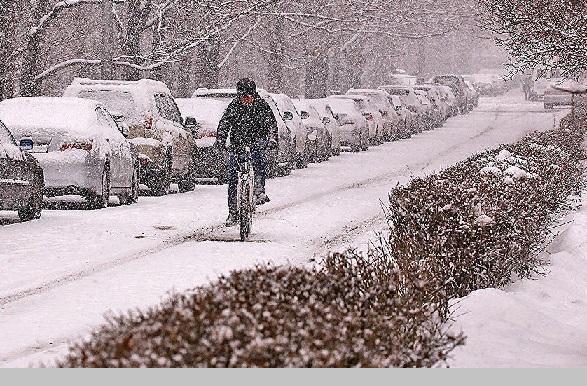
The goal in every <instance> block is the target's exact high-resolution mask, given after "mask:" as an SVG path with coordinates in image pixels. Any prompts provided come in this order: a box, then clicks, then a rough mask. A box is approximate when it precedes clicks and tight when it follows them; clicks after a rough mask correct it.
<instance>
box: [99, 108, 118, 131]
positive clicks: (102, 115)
mask: <svg viewBox="0 0 587 386" xmlns="http://www.w3.org/2000/svg"><path fill="white" fill-rule="evenodd" d="M96 115H97V117H98V123H100V126H102V128H103V129H104V133H105V134H107V135H108V136H109V137H112V136H113V135H118V134H119V133H120V131H118V125H117V124H116V121H114V118H112V116H111V115H110V114H109V113H108V112H107V111H105V110H104V109H103V108H101V107H98V108H97V109H96Z"/></svg>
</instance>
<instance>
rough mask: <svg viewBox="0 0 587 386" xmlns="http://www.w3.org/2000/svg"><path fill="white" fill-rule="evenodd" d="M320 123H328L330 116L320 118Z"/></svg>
mask: <svg viewBox="0 0 587 386" xmlns="http://www.w3.org/2000/svg"><path fill="white" fill-rule="evenodd" d="M322 123H324V124H325V125H327V124H329V123H330V118H328V117H324V118H322Z"/></svg>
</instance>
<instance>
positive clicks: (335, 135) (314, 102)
mask: <svg viewBox="0 0 587 386" xmlns="http://www.w3.org/2000/svg"><path fill="white" fill-rule="evenodd" d="M305 101H306V102H307V103H308V104H310V105H311V106H313V107H314V108H315V109H316V111H317V112H318V114H319V115H320V119H321V120H322V122H323V123H324V127H325V128H326V131H327V132H328V137H329V138H330V153H331V154H332V155H340V150H341V147H340V126H339V125H338V121H337V120H336V118H335V116H334V113H333V112H332V109H331V108H330V106H329V105H328V103H327V101H326V99H325V98H320V99H313V98H312V99H305Z"/></svg>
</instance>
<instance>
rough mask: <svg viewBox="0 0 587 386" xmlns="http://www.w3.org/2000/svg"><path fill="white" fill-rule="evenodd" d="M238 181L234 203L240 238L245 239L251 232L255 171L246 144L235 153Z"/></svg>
mask: <svg viewBox="0 0 587 386" xmlns="http://www.w3.org/2000/svg"><path fill="white" fill-rule="evenodd" d="M236 164H237V176H238V182H237V186H236V203H237V211H238V213H237V214H238V223H239V226H240V239H241V241H246V240H247V239H248V238H249V235H250V234H251V228H252V225H253V213H254V212H255V201H254V189H255V172H254V170H253V165H252V158H251V149H250V148H249V147H248V146H246V147H245V149H244V151H243V152H239V153H238V154H237V155H236Z"/></svg>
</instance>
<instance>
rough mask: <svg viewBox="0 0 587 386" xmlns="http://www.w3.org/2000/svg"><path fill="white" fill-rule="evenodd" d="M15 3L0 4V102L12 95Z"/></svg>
mask: <svg viewBox="0 0 587 386" xmlns="http://www.w3.org/2000/svg"><path fill="white" fill-rule="evenodd" d="M15 8H16V4H15V2H0V100H3V99H6V98H11V97H12V96H13V95H14V83H13V82H14V79H13V73H14V60H13V59H12V60H11V58H10V55H11V54H12V53H13V52H14V49H15V47H16V44H15V41H14V39H15V36H16V28H15V20H16V14H17V13H16V12H15Z"/></svg>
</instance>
